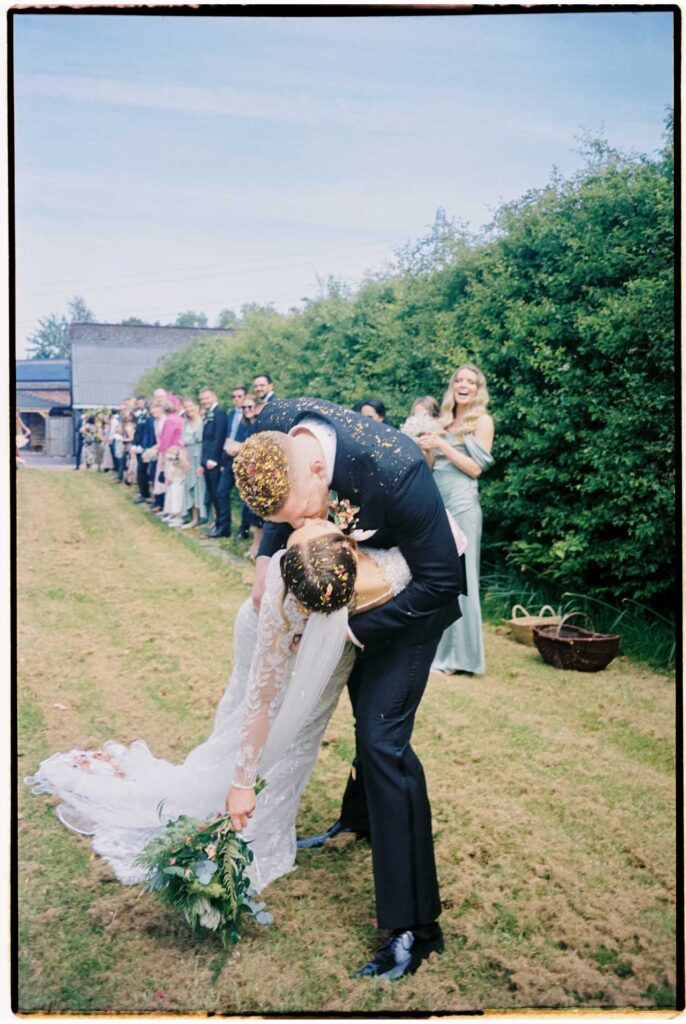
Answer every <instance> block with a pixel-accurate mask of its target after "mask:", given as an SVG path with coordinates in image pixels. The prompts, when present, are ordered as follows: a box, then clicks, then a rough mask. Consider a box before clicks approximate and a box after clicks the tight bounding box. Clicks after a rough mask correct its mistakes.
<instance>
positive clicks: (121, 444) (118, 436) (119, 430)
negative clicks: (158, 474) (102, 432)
mask: <svg viewBox="0 0 686 1024" xmlns="http://www.w3.org/2000/svg"><path fill="white" fill-rule="evenodd" d="M128 415H129V410H128V406H127V405H126V403H125V402H124V403H122V405H121V406H120V407H119V412H113V413H112V419H111V421H110V429H109V433H110V436H111V438H112V441H111V449H112V458H113V461H114V472H115V474H116V478H117V479H116V481H115V483H118V484H120V483H122V482H123V480H124V470H125V469H126V457H127V455H128V448H127V447H126V439H127V438H126V430H125V428H124V422H125V420H126V418H127V417H128Z"/></svg>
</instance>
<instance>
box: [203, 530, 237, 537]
mask: <svg viewBox="0 0 686 1024" xmlns="http://www.w3.org/2000/svg"><path fill="white" fill-rule="evenodd" d="M205 536H206V537H230V536H231V534H230V533H225V532H224V531H223V530H205Z"/></svg>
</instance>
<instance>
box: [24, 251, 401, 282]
mask: <svg viewBox="0 0 686 1024" xmlns="http://www.w3.org/2000/svg"><path fill="white" fill-rule="evenodd" d="M391 244H396V245H398V244H400V242H399V240H398V239H396V238H387V239H380V240H379V241H376V242H356V243H353V244H351V245H350V246H338V247H336V248H334V249H319V250H314V251H310V252H307V251H305V252H300V253H292V254H291V255H293V256H304V257H306V259H305V261H304V262H303V261H300V262H295V263H293V262H288V263H276V264H272V265H271V266H269V265H267V266H265V265H264V257H253V258H252V259H248V260H241V261H240V263H211V264H207V265H206V266H205V267H194V268H193V269H192V271H191V273H193V271H198V270H199V271H204V270H216V271H219V272H220V273H217V274H214V275H212V274H210V275H207V274H204V273H203V274H201V275H200V276H199V277H198V276H189V274H188V268H186V267H178V268H176V269H177V270H178V272H179V274H180V275H182V276H180V277H167V278H159V277H158V275H159V274H165V273H168V271H166V270H157V271H148V272H147V273H136V274H117V275H111V276H108V277H100V278H86V279H81V280H78V281H77V280H75V279H70V280H64V281H54V282H50V283H49V284H38V285H35V286H34V285H32V286H26V287H25V288H20V289H17V291H18V293H21V294H25V293H31V294H35V293H36V292H44V291H50V292H52V291H57V290H61V289H62V288H63V287H67V286H69V287H76V288H82V287H83V286H84V285H88V284H97V283H99V282H103V281H104V282H106V281H130V280H133V281H140V282H141V283H142V284H173V283H174V282H175V281H179V280H183V281H198V280H201V279H202V278H203V277H207V276H210V277H212V276H214V277H219V276H222V273H223V272H224V271H226V270H234V271H236V272H237V273H254V272H255V271H267V270H287V269H288V268H290V267H300V266H306V265H307V263H308V262H309V260H310V259H311V258H313V257H315V258H316V257H317V256H326V255H331V254H334V255H335V254H337V253H342V252H347V251H349V250H351V249H352V250H355V249H362V250H365V249H369V250H371V251H372V252H373V251H376V250H379V247H381V246H387V245H391ZM246 264H255V265H254V266H252V267H251V266H246ZM173 272H174V271H173ZM152 278H158V279H157V280H152ZM125 286H126V285H113V287H115V288H118V287H125Z"/></svg>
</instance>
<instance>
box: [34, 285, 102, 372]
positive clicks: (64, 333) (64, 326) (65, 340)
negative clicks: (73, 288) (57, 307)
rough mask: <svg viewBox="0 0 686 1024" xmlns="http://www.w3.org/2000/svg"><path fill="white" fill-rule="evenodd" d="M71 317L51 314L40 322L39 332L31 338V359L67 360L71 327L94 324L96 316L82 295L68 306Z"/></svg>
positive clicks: (77, 296) (75, 297) (76, 297)
mask: <svg viewBox="0 0 686 1024" xmlns="http://www.w3.org/2000/svg"><path fill="white" fill-rule="evenodd" d="M68 309H69V316H68V317H66V316H64V315H61V316H58V315H57V314H56V313H49V314H48V316H47V317H42V318H41V319H40V320H39V321H38V330H37V331H36V332H35V333H34V334H32V335H31V337H30V338H29V346H30V347H29V349H28V355H29V359H67V358H68V357H69V351H70V349H69V325H70V324H73V323H93V322H94V321H95V314H94V313H93V312H92V311H91V310H90V309H89V308H88V306H87V305H86V303H85V301H84V299H82V298H81V296H80V295H75V296H74V298H73V299H72V300H71V302H70V303H69V306H68Z"/></svg>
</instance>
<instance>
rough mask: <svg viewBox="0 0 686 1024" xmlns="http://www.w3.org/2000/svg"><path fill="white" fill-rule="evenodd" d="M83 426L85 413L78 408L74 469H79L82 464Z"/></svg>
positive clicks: (74, 423) (75, 417) (76, 414)
mask: <svg viewBox="0 0 686 1024" xmlns="http://www.w3.org/2000/svg"><path fill="white" fill-rule="evenodd" d="M82 426H83V413H81V412H80V411H79V410H78V409H75V410H74V420H73V427H74V469H78V468H79V466H80V465H81V452H82V451H83V434H82V433H81V427H82Z"/></svg>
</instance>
